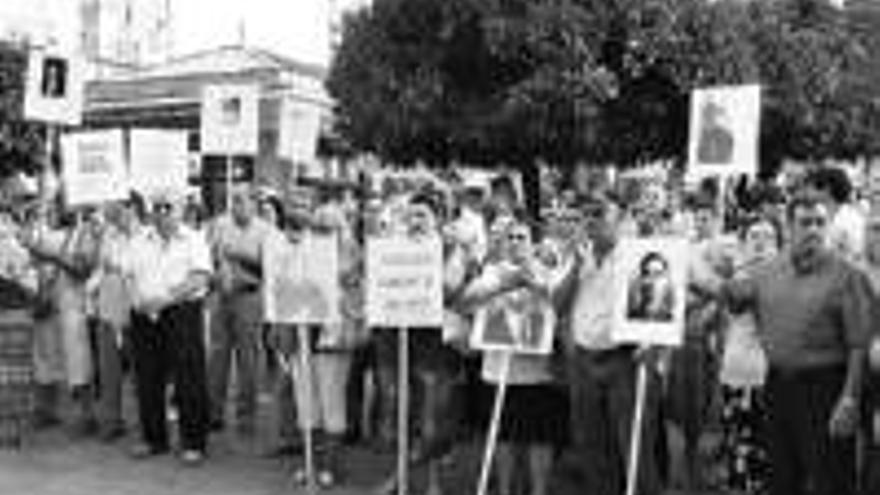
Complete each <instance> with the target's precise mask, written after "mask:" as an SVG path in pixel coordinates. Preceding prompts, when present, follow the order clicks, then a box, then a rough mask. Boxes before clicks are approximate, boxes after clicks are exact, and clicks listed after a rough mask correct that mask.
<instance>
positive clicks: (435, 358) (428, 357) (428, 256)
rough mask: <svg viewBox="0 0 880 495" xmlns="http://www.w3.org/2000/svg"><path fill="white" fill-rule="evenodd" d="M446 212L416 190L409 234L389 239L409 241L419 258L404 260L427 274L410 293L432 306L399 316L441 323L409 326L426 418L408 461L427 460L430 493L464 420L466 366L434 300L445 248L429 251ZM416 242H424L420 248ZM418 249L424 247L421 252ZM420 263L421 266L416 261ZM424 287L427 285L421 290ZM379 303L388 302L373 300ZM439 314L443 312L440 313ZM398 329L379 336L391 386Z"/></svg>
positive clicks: (393, 482)
mask: <svg viewBox="0 0 880 495" xmlns="http://www.w3.org/2000/svg"><path fill="white" fill-rule="evenodd" d="M443 213H444V212H443V211H442V207H441V206H440V203H439V201H437V199H436V198H435V197H434V196H432V195H430V194H424V193H422V194H417V195H415V196H413V197H412V198H411V199H410V200H409V203H408V205H407V208H406V213H405V216H404V219H405V225H404V226H405V228H406V231H407V235H406V237H403V238H401V237H395V236H393V235H392V236H391V237H389V238H388V239H387V240H388V242H394V239H401V240H402V241H403V242H404V243H409V246H410V247H411V248H412V249H407V250H406V251H405V252H406V253H408V255H407V256H404V258H415V260H413V259H404V260H403V261H406V262H409V263H410V264H409V267H410V268H417V269H418V271H419V273H421V274H422V275H421V277H419V278H420V279H421V280H420V281H419V282H418V286H419V287H418V288H419V289H420V290H419V293H418V294H410V295H409V297H410V300H411V301H413V303H415V304H418V305H422V304H423V303H424V304H427V305H428V306H426V307H424V310H417V311H395V312H396V313H398V315H400V316H407V314H406V313H410V315H409V317H408V318H410V319H411V318H414V317H421V318H425V320H426V321H429V320H435V321H437V326H436V327H435V326H426V325H421V326H414V327H412V328H409V329H406V330H405V331H408V332H410V333H411V335H410V337H409V347H410V349H409V353H410V356H411V363H412V365H411V366H412V370H413V374H414V375H415V377H416V382H415V383H413V387H412V388H413V390H414V391H418V392H420V393H419V394H413V395H410V397H419V398H420V401H419V402H418V403H415V408H416V410H419V411H420V414H419V415H418V416H419V418H420V420H421V433H422V442H423V443H422V448H421V450H420V451H418V452H415V453H413V454H412V456H411V457H409V460H410V461H411V462H412V463H413V464H415V465H417V466H422V465H427V467H428V492H429V493H442V492H441V488H440V473H439V469H440V465H439V462H440V458H441V457H442V456H443V455H445V454H447V453H448V452H449V451H450V450H451V448H452V446H453V445H454V439H455V433H456V430H457V428H458V422H459V420H460V414H459V410H458V408H457V406H456V401H455V384H456V378H457V377H458V375H459V372H460V370H461V355H460V354H459V353H458V351H457V350H456V349H454V348H453V347H451V346H450V345H448V344H447V343H446V342H445V341H444V337H443V330H442V328H441V325H442V324H443V313H442V306H440V305H438V307H436V308H435V307H433V306H434V303H435V302H442V289H443V283H442V282H443V280H442V278H443V266H442V265H443V261H442V260H443V258H442V253H441V252H439V251H437V252H431V251H430V250H432V249H434V248H439V247H440V246H441V245H442V244H441V242H440V232H441V230H442V225H441V222H442V220H443V218H444V215H443ZM368 246H369V245H368ZM416 246H422V247H419V248H416ZM368 249H369V247H368ZM415 249H419V250H421V251H424V252H422V253H419V252H417V251H416V250H415ZM436 254H440V256H435V255H436ZM413 255H417V256H413ZM368 256H369V253H368ZM434 259H436V260H437V261H436V265H435V264H434V263H431V264H428V265H427V266H426V264H425V261H426V260H427V261H429V262H430V261H431V260H434ZM416 262H417V263H418V266H416V265H413V264H412V263H416ZM405 268H406V267H405V266H402V265H401V266H396V268H395V269H396V272H399V274H400V275H402V274H403V271H402V270H403V269H405ZM367 275H368V277H372V276H375V275H374V274H371V273H370V271H369V267H368V272H367ZM392 278H393V277H388V278H387V279H388V280H389V281H390V280H391V279H392ZM398 280H399V278H398ZM410 283H411V282H410ZM376 285H377V284H376V281H375V280H373V281H371V282H369V283H368V287H371V286H376ZM411 288H412V289H413V290H414V289H415V288H416V287H414V286H411ZM425 288H427V290H422V289H425ZM435 288H439V289H440V292H439V293H437V294H436V295H437V296H439V299H438V300H437V301H434V300H433V299H434V297H433V295H435V294H434V292H435V291H434V290H433V289H435ZM368 290H369V289H368ZM393 292H394V293H396V294H397V297H401V294H400V292H401V291H399V290H394V291H393ZM385 295H386V302H393V301H390V298H387V296H388V295H392V296H393V294H391V292H388V291H386V292H385ZM413 296H415V297H413ZM370 297H371V295H370V294H368V316H369V312H370V303H369V298H370ZM375 307H387V306H381V304H374V308H375ZM437 310H439V311H437ZM374 311H375V310H374ZM379 311H381V310H379ZM379 311H376V312H379ZM436 315H439V316H437V317H436V318H435V316H436ZM398 330H399V329H383V331H382V332H381V333H379V334H378V335H377V338H378V339H377V344H378V352H379V361H380V365H381V366H383V368H384V373H385V376H386V378H384V379H383V382H384V383H385V385H386V387H388V384H390V383H393V379H392V378H391V377H392V376H393V374H391V373H389V371H396V370H395V369H394V368H393V363H395V362H396V359H395V358H396V357H398V356H397V352H395V351H394V350H393V346H394V345H395V340H396V338H397V335H396V333H395V332H396V331H398ZM389 388H390V387H389ZM392 390H394V394H395V395H396V394H399V393H401V391H400V390H396V387H395V389H392ZM394 398H396V397H393V396H392V397H387V398H386V399H385V404H386V405H390V404H393V403H394V402H392V400H393V399H394ZM397 482H398V480H397V476H394V477H392V478H391V479H390V480H388V481H387V482H386V483H385V484H383V486H382V487H381V488H380V490H379V491H380V492H383V493H391V492H392V491H393V490H394V489H395V488H396V486H397Z"/></svg>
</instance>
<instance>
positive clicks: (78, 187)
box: [61, 129, 128, 206]
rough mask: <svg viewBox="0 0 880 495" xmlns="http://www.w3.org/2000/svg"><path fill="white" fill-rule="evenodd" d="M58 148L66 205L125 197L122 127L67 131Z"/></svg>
mask: <svg viewBox="0 0 880 495" xmlns="http://www.w3.org/2000/svg"><path fill="white" fill-rule="evenodd" d="M61 148H62V151H63V156H64V162H63V164H62V167H61V177H62V181H63V183H64V193H65V198H66V200H67V203H68V204H69V205H72V206H73V205H83V204H100V203H103V202H106V201H115V200H120V199H124V198H125V197H127V196H128V177H127V175H128V174H127V172H126V167H125V150H124V147H123V135H122V131H121V130H119V129H116V130H109V131H93V132H81V133H76V134H66V135H64V136H62V138H61Z"/></svg>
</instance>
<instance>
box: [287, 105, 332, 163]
mask: <svg viewBox="0 0 880 495" xmlns="http://www.w3.org/2000/svg"><path fill="white" fill-rule="evenodd" d="M279 118H280V122H279V129H278V155H279V156H281V157H283V158H288V159H290V161H292V162H293V163H310V162H312V161H314V160H315V156H316V152H317V148H318V133H319V131H320V129H321V108H320V107H318V106H317V105H316V104H314V103H309V102H305V101H299V100H297V99H295V98H292V97H288V98H285V99H284V100H283V101H282V104H281V111H280V115H279Z"/></svg>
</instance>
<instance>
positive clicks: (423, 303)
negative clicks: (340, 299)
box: [366, 236, 443, 327]
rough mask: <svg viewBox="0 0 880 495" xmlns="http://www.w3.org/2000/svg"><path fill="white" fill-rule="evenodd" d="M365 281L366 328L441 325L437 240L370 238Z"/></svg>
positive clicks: (440, 263)
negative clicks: (367, 325)
mask: <svg viewBox="0 0 880 495" xmlns="http://www.w3.org/2000/svg"><path fill="white" fill-rule="evenodd" d="M366 282H367V284H366V285H367V287H366V289H367V293H366V313H367V323H368V324H369V325H371V326H386V327H440V326H441V325H442V324H443V246H442V242H441V240H440V238H439V237H437V236H431V237H427V238H421V239H416V238H411V237H404V236H395V237H388V238H374V239H369V240H368V241H367V280H366Z"/></svg>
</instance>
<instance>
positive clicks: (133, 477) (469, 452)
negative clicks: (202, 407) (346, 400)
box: [0, 432, 683, 495]
mask: <svg viewBox="0 0 880 495" xmlns="http://www.w3.org/2000/svg"><path fill="white" fill-rule="evenodd" d="M129 442H130V441H122V442H120V443H119V444H115V445H103V444H101V443H99V442H97V441H95V440H88V439H86V440H82V439H73V438H71V437H70V436H69V435H68V434H66V433H63V432H54V433H50V434H40V435H38V436H37V437H36V438H35V439H34V441H33V442H32V444H31V445H29V446H28V447H27V448H25V449H23V450H21V451H8V450H7V451H0V494H2V495H99V494H101V495H103V494H107V495H281V494H285V495H291V494H301V493H305V490H303V489H302V488H300V487H297V486H295V485H294V484H293V483H291V480H290V477H289V473H290V472H291V469H292V466H293V464H292V463H293V462H295V461H292V460H288V461H281V460H278V459H269V458H266V457H263V456H261V452H262V449H263V445H261V444H262V441H260V440H250V441H248V440H244V439H241V438H238V437H237V436H235V435H234V434H232V433H228V434H224V435H223V436H222V437H220V438H215V440H214V441H213V443H212V450H211V457H210V459H209V460H208V462H207V463H206V464H205V465H203V466H202V467H200V468H196V469H193V468H185V467H182V466H181V465H180V464H179V463H178V462H177V461H176V459H174V458H173V457H170V456H167V457H163V458H159V459H154V460H149V461H133V460H131V459H129V457H128V456H127V455H126V449H125V447H126V445H128V443H129ZM460 459H464V462H458V463H456V465H455V466H452V467H450V468H448V469H447V473H446V479H445V487H446V489H447V492H446V493H447V494H449V495H464V494H467V493H473V490H474V487H475V482H474V479H475V474H476V469H477V467H478V466H477V465H478V455H477V452H476V449H465V451H464V452H463V454H462V455H461V456H460ZM345 464H346V467H347V470H348V479H347V483H346V485H345V486H343V487H340V488H338V489H335V490H329V491H324V492H322V493H326V494H328V495H355V494H357V495H361V494H369V493H371V492H372V491H373V490H372V487H375V486H377V483H378V481H379V480H380V479H381V478H382V476H383V475H385V474H386V473H388V472H389V470H391V469H393V456H392V455H390V454H381V453H376V452H375V451H370V450H367V449H364V448H359V449H353V450H352V451H351V452H349V453H348V454H347V455H346V459H345ZM420 493H422V492H421V491H419V490H415V491H413V494H414V495H415V494H420ZM554 495H558V494H554ZM563 495H566V494H563ZM571 495H574V494H571ZM578 495H580V494H578ZM679 495H683V494H679Z"/></svg>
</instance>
